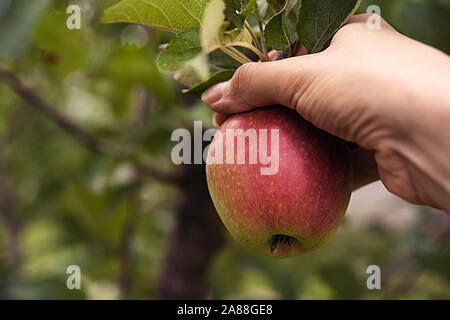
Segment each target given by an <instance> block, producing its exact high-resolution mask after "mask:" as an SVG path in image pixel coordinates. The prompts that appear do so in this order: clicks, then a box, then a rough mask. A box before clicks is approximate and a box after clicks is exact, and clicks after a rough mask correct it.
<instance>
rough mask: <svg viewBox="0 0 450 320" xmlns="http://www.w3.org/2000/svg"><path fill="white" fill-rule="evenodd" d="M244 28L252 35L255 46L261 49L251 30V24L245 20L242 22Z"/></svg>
mask: <svg viewBox="0 0 450 320" xmlns="http://www.w3.org/2000/svg"><path fill="white" fill-rule="evenodd" d="M244 25H245V28H246V29H247V30H248V32H249V33H250V35H251V36H252V40H253V42H254V43H255V45H256V47H257V48H258V50H260V51H261V50H262V47H261V44H260V43H259V40H258V38H257V37H256V34H255V31H253V28H252V26H251V25H250V24H249V23H248V21H247V20H245V22H244Z"/></svg>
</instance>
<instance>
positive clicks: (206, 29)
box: [200, 0, 225, 53]
mask: <svg viewBox="0 0 450 320" xmlns="http://www.w3.org/2000/svg"><path fill="white" fill-rule="evenodd" d="M224 10H225V3H224V2H223V1H222V0H211V1H210V2H209V3H208V5H207V6H206V9H205V15H204V17H203V24H202V28H201V29H200V39H201V44H202V47H203V52H205V53H210V52H212V51H214V50H215V49H216V48H217V47H219V46H220V39H219V34H220V31H221V30H222V26H223V25H224V23H225V13H224Z"/></svg>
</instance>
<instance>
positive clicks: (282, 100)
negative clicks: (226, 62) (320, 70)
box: [202, 56, 310, 114]
mask: <svg viewBox="0 0 450 320" xmlns="http://www.w3.org/2000/svg"><path fill="white" fill-rule="evenodd" d="M308 58H309V57H308V56H304V57H295V58H290V59H285V60H280V61H273V62H257V63H256V62H253V63H247V64H244V65H242V66H241V67H240V68H239V69H237V71H236V73H235V74H234V76H233V78H232V79H231V80H229V81H227V82H223V83H219V84H217V85H215V86H213V87H211V88H210V89H209V90H208V91H206V92H205V93H204V94H203V95H202V100H203V101H204V102H205V103H206V104H207V105H208V106H209V107H210V108H211V109H213V110H214V111H216V112H219V113H223V114H234V113H239V112H244V111H248V110H251V109H254V108H255V107H264V106H269V105H273V104H282V105H284V106H287V107H290V108H293V109H295V99H294V98H295V96H297V95H296V93H297V91H298V90H299V89H300V90H301V86H300V85H299V79H298V73H299V72H298V70H305V68H304V66H300V65H299V64H301V65H304V64H305V63H307V62H308V61H309V60H310V59H308Z"/></svg>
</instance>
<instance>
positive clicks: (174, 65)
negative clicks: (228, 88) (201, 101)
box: [156, 28, 210, 87]
mask: <svg viewBox="0 0 450 320" xmlns="http://www.w3.org/2000/svg"><path fill="white" fill-rule="evenodd" d="M156 62H157V65H158V68H159V69H160V70H162V71H172V72H173V73H174V78H175V80H177V81H178V82H180V83H182V84H184V85H185V86H188V87H190V86H192V85H194V84H196V83H198V82H201V81H203V80H206V79H207V78H208V77H209V75H210V74H209V64H208V59H207V56H206V55H205V54H203V51H202V46H201V44H200V31H199V29H198V28H196V29H190V30H188V31H185V32H183V33H180V34H179V35H177V36H176V37H175V38H174V39H172V41H170V42H169V44H168V45H167V48H166V50H164V51H163V52H161V53H160V54H159V55H158V57H157V60H156Z"/></svg>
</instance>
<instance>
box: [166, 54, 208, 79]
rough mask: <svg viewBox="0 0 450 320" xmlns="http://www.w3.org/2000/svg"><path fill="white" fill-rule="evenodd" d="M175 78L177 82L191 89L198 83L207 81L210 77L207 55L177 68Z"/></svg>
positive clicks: (199, 56)
mask: <svg viewBox="0 0 450 320" xmlns="http://www.w3.org/2000/svg"><path fill="white" fill-rule="evenodd" d="M173 71H174V74H173V77H174V79H175V80H176V81H178V82H180V83H182V84H184V85H185V86H187V87H191V86H193V85H195V84H196V83H199V82H202V81H205V80H207V79H208V77H209V76H210V74H209V65H208V59H207V57H206V55H203V54H201V55H198V56H197V57H195V58H194V59H192V60H190V61H188V62H186V63H184V64H182V65H181V66H180V67H178V68H176V69H175V70H173Z"/></svg>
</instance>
